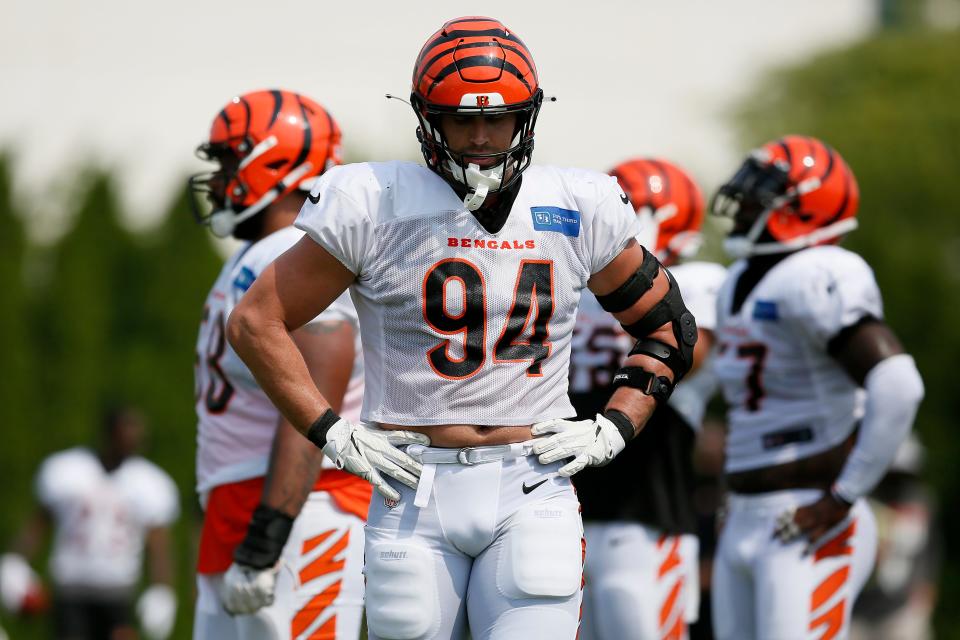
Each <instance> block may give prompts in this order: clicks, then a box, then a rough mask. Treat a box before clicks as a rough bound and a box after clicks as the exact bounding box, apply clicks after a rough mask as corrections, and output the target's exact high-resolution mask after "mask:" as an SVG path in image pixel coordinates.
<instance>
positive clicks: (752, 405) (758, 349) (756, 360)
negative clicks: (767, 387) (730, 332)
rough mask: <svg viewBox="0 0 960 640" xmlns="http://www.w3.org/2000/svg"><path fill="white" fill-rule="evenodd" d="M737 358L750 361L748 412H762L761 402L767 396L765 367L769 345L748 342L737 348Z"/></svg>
mask: <svg viewBox="0 0 960 640" xmlns="http://www.w3.org/2000/svg"><path fill="white" fill-rule="evenodd" d="M737 357H738V358H745V359H747V360H750V362H751V364H750V372H749V373H748V374H747V380H746V382H747V402H746V404H747V411H750V412H751V413H753V412H756V411H759V410H760V401H761V400H763V398H764V397H765V396H766V395H767V393H766V391H764V389H763V366H764V364H765V363H766V360H767V345H765V344H763V343H762V342H747V343H745V344H741V345H740V346H739V347H737Z"/></svg>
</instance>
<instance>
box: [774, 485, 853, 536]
mask: <svg viewBox="0 0 960 640" xmlns="http://www.w3.org/2000/svg"><path fill="white" fill-rule="evenodd" d="M850 508H851V505H849V504H846V503H843V502H840V501H839V500H837V499H836V498H834V497H833V495H831V494H830V493H829V492H828V493H825V494H824V495H823V496H821V497H820V499H818V500H817V501H816V502H813V503H811V504H807V505H804V506H802V507H799V508H797V509H796V510H790V511H785V512H783V513H782V514H780V517H779V518H777V524H776V527H775V528H774V532H773V535H774V537H776V538H779V539H780V540H781V542H790V541H792V540H794V539H796V538H799V537H800V536H804V537H806V538H807V540H808V549H811V548H813V547H815V546H816V545H817V543H818V542H820V541H821V538H823V536H824V535H826V534H827V533H829V532H831V530H833V529H834V528H835V527H836V526H837V525H839V524H840V523H842V522H843V521H844V519H845V518H846V517H847V515H849V513H850Z"/></svg>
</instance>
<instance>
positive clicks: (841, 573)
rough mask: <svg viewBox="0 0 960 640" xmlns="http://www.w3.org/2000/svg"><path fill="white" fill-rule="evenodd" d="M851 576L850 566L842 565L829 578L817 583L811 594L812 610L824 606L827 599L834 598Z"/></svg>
mask: <svg viewBox="0 0 960 640" xmlns="http://www.w3.org/2000/svg"><path fill="white" fill-rule="evenodd" d="M849 576H850V567H841V568H839V569H837V570H836V571H834V572H833V573H831V574H830V575H829V576H827V578H826V579H825V580H824V581H823V582H821V583H820V584H819V585H817V588H816V589H814V590H813V593H812V594H811V595H810V612H811V613H813V612H814V611H816V610H817V609H819V608H820V607H822V606H823V605H824V604H825V603H826V602H827V600H829V599H830V598H832V597H833V596H834V595H835V594H836V593H837V591H839V590H840V588H841V587H842V586H843V585H844V584H846V582H847V578H848V577H849Z"/></svg>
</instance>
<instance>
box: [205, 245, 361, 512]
mask: <svg viewBox="0 0 960 640" xmlns="http://www.w3.org/2000/svg"><path fill="white" fill-rule="evenodd" d="M302 237H303V233H302V232H301V231H298V230H297V229H294V228H293V227H286V228H283V229H280V230H278V231H275V232H274V233H272V234H270V235H268V236H267V237H266V238H263V239H262V240H260V241H258V242H255V243H252V244H246V245H244V246H242V247H241V248H240V249H238V250H237V251H236V253H234V255H233V256H232V257H231V258H230V259H229V260H228V261H227V262H226V264H225V265H224V266H223V269H222V270H221V271H220V275H219V276H218V277H217V280H216V282H215V283H214V285H213V288H212V289H211V290H210V293H209V295H208V296H207V300H206V303H205V304H204V307H203V317H202V318H201V322H200V332H199V334H198V336H197V360H196V367H195V389H194V391H195V394H196V412H197V491H198V492H200V493H203V492H206V491H209V490H210V489H212V488H213V487H216V486H219V485H222V484H226V483H229V482H238V481H240V480H247V479H249V478H256V477H259V476H262V475H264V474H265V473H266V471H267V461H268V457H269V454H270V446H271V443H272V442H273V435H274V432H275V431H276V428H277V425H278V424H279V420H280V412H279V411H278V410H277V408H276V407H274V406H273V403H272V402H270V398H268V397H267V394H266V393H264V392H263V390H262V389H261V388H260V386H259V385H258V384H257V381H256V380H255V379H254V377H253V374H252V373H250V370H249V369H247V366H246V365H245V364H244V363H243V361H242V360H240V357H239V356H238V355H237V354H236V353H235V352H234V350H233V348H232V347H231V346H230V344H229V343H227V340H226V336H225V335H224V326H225V324H226V321H227V318H229V317H230V313H231V312H232V311H233V308H234V307H235V306H236V305H237V303H238V302H239V301H240V298H241V297H242V296H243V294H244V293H246V291H247V289H249V288H250V286H251V285H252V284H253V282H254V280H256V279H257V277H258V276H259V275H260V273H261V272H262V271H263V270H264V269H265V268H266V267H267V265H269V264H270V263H271V262H273V260H274V259H275V258H276V257H277V256H279V255H280V254H281V253H283V252H284V251H286V250H287V249H289V248H290V247H292V246H293V245H294V244H296V242H297V241H298V240H300V238H302ZM326 321H345V322H348V323H350V324H351V325H352V326H353V327H354V329H356V326H357V317H356V312H355V311H354V309H353V305H352V304H351V302H350V299H349V296H347V295H346V294H344V295H342V296H340V298H338V299H337V300H336V301H334V303H333V304H332V305H330V308H328V309H327V310H326V311H324V312H323V313H322V314H320V315H319V316H317V317H316V318H315V319H314V320H312V321H311V323H310V324H312V323H315V322H326ZM355 333H356V331H355ZM357 342H359V340H357ZM357 347H359V344H357ZM359 353H360V351H359V348H358V349H357V357H356V358H355V359H354V362H353V366H352V369H351V373H350V382H349V384H348V386H347V391H346V395H345V396H344V398H343V407H342V410H341V413H342V414H343V415H344V416H345V417H347V418H349V419H353V420H355V419H357V418H358V417H359V413H360V396H361V395H362V394H363V360H362V359H361V358H360V357H359Z"/></svg>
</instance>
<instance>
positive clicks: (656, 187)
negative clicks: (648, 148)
mask: <svg viewBox="0 0 960 640" xmlns="http://www.w3.org/2000/svg"><path fill="white" fill-rule="evenodd" d="M609 173H610V175H612V176H613V177H615V178H616V179H617V182H619V183H620V188H621V189H623V192H624V193H625V194H627V196H628V197H629V198H630V202H631V203H632V204H633V208H634V210H635V211H636V212H637V215H638V216H641V217H642V218H647V219H646V220H644V222H645V223H646V224H645V227H646V228H649V229H651V235H653V234H655V238H653V237H650V238H646V242H644V245H645V246H646V244H647V242H649V245H650V246H649V247H648V248H650V249H652V250H653V253H654V254H655V255H656V256H657V258H659V260H660V262H662V263H663V264H664V265H665V266H668V267H669V266H671V265H673V264H676V262H677V261H678V260H679V259H681V258H690V257H692V256H694V255H695V254H696V253H697V251H699V249H700V245H702V244H703V236H702V234H701V233H700V228H701V227H702V226H703V218H704V204H703V194H702V193H701V192H700V188H699V187H697V184H696V183H695V182H694V181H693V179H692V178H691V177H690V175H689V174H688V173H687V172H686V171H684V170H683V169H681V168H680V167H678V166H677V165H675V164H673V163H672V162H668V161H666V160H662V159H658V158H636V159H633V160H627V161H626V162H621V163H620V164H618V165H617V166H615V167H614V168H613V169H611V170H610V172H609Z"/></svg>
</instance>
